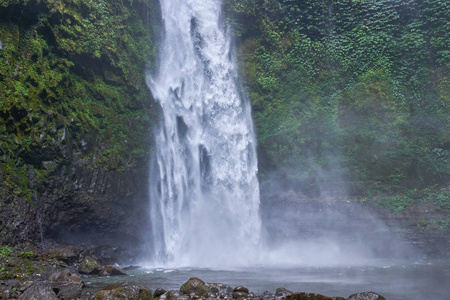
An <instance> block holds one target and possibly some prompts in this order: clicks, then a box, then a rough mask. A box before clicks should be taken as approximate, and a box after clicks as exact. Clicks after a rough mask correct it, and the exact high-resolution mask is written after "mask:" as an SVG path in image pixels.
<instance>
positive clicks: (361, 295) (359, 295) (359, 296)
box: [347, 292, 386, 300]
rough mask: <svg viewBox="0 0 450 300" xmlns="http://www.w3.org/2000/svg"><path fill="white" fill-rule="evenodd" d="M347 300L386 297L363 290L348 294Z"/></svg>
mask: <svg viewBox="0 0 450 300" xmlns="http://www.w3.org/2000/svg"><path fill="white" fill-rule="evenodd" d="M347 300H386V298H384V297H383V296H381V295H379V294H377V293H374V292H364V293H357V294H353V295H350V297H348V298H347Z"/></svg>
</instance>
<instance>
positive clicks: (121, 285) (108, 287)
mask: <svg viewBox="0 0 450 300" xmlns="http://www.w3.org/2000/svg"><path fill="white" fill-rule="evenodd" d="M127 285H128V283H127V282H120V283H113V284H108V285H107V286H105V287H103V288H102V291H110V290H115V289H118V288H121V287H124V286H127Z"/></svg>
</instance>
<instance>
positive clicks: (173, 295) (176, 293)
mask: <svg viewBox="0 0 450 300" xmlns="http://www.w3.org/2000/svg"><path fill="white" fill-rule="evenodd" d="M179 297H181V293H180V291H176V290H171V291H168V292H166V293H165V294H164V295H161V297H160V298H161V299H168V300H169V299H170V300H173V299H178V298H179Z"/></svg>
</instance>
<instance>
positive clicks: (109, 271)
mask: <svg viewBox="0 0 450 300" xmlns="http://www.w3.org/2000/svg"><path fill="white" fill-rule="evenodd" d="M120 275H128V274H127V273H125V271H124V270H122V269H121V268H118V267H115V266H110V265H108V266H105V267H103V269H101V270H100V272H99V273H98V276H120Z"/></svg>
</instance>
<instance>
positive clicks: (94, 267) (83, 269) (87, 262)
mask: <svg viewBox="0 0 450 300" xmlns="http://www.w3.org/2000/svg"><path fill="white" fill-rule="evenodd" d="M101 268H102V265H101V264H100V263H99V261H98V260H97V259H96V258H95V257H93V256H86V257H84V258H83V260H82V261H81V262H80V263H79V264H78V272H80V273H81V274H89V275H94V274H98V272H100V269H101Z"/></svg>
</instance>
